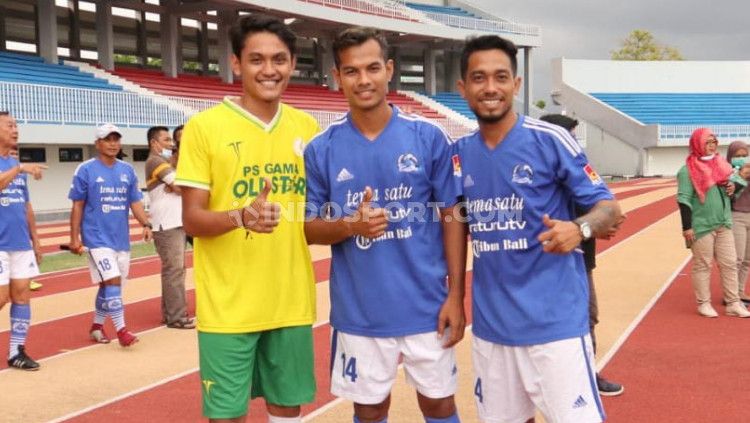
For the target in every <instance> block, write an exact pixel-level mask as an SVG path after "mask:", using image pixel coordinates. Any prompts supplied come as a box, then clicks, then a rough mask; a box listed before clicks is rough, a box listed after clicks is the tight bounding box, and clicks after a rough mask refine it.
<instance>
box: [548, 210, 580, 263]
mask: <svg viewBox="0 0 750 423" xmlns="http://www.w3.org/2000/svg"><path fill="white" fill-rule="evenodd" d="M542 223H544V226H546V227H547V230H546V231H544V232H542V233H541V234H539V237H537V239H538V240H539V242H541V243H542V246H543V247H542V248H543V250H544V252H545V253H555V254H568V253H569V252H571V251H573V249H575V248H576V247H578V245H579V244H580V243H581V241H582V240H583V235H582V234H581V229H580V228H579V227H578V225H576V224H575V223H574V222H570V221H566V220H557V219H550V217H549V215H547V214H545V215H544V217H543V218H542Z"/></svg>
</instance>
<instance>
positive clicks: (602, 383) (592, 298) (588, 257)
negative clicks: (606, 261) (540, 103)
mask: <svg viewBox="0 0 750 423" xmlns="http://www.w3.org/2000/svg"><path fill="white" fill-rule="evenodd" d="M539 120H543V121H545V122H549V123H552V124H555V125H557V126H561V127H563V128H564V129H565V130H567V131H568V132H570V135H571V136H572V137H573V138H576V135H575V129H576V127H577V126H578V120H576V119H573V118H571V117H569V116H565V115H561V114H548V115H544V116H542V117H540V118H539ZM587 211H588V210H585V209H583V208H582V207H579V206H576V210H575V214H576V216H583V215H584V214H586V212H587ZM621 216H622V219H623V220H624V218H625V215H624V214H623V215H621ZM620 223H622V221H620V222H618V224H617V225H616V227H615V229H617V227H619V225H620ZM612 235H614V234H612ZM581 250H583V262H584V264H585V265H586V278H587V279H588V282H589V328H590V329H591V344H592V345H593V347H594V354H595V355H596V332H595V331H594V327H595V326H596V324H597V323H599V302H598V301H597V299H596V287H595V286H594V273H593V271H594V268H596V239H595V238H590V239H587V240H585V241H583V242H582V243H581ZM596 386H597V387H598V388H599V395H603V396H609V397H614V396H618V395H621V394H622V393H623V392H624V391H625V388H624V387H623V386H622V385H621V384H619V383H615V382H612V381H609V380H607V379H605V378H603V377H602V376H601V375H600V374H599V373H597V374H596Z"/></svg>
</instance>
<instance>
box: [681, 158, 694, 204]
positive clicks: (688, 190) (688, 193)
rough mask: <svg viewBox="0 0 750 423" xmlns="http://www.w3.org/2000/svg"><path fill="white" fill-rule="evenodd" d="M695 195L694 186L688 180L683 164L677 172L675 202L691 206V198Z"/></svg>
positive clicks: (688, 175) (688, 176)
mask: <svg viewBox="0 0 750 423" xmlns="http://www.w3.org/2000/svg"><path fill="white" fill-rule="evenodd" d="M694 197H695V187H693V183H692V182H691V181H690V174H688V171H687V167H686V166H683V167H682V168H681V169H680V170H679V171H678V172H677V202H678V203H680V204H684V205H686V206H688V207H690V208H691V209H692V208H693V203H692V199H693V198H694Z"/></svg>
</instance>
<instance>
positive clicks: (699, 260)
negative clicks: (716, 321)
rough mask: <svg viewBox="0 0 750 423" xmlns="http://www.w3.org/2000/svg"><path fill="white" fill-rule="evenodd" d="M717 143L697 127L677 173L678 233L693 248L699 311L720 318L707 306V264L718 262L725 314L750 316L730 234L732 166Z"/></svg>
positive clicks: (695, 291) (704, 315)
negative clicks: (742, 297) (741, 292)
mask: <svg viewBox="0 0 750 423" xmlns="http://www.w3.org/2000/svg"><path fill="white" fill-rule="evenodd" d="M718 144H719V141H718V139H717V138H716V136H715V135H714V133H713V132H712V131H711V130H710V129H708V128H698V129H696V130H695V131H693V134H692V135H691V137H690V154H689V155H688V157H687V159H686V160H685V165H684V166H682V168H680V170H679V171H678V172H677V203H678V205H679V208H680V216H681V218H682V236H683V237H684V238H685V245H686V246H687V247H688V248H690V249H691V250H692V252H693V271H692V274H691V278H692V282H693V291H694V293H695V299H696V302H697V304H698V314H700V315H701V316H703V317H718V316H719V314H718V313H717V312H716V310H715V309H714V308H713V306H712V305H711V289H710V282H711V267H712V265H713V261H714V257H716V263H717V264H718V265H719V274H720V276H721V286H722V289H723V293H724V303H725V304H726V308H725V310H724V311H725V313H726V314H727V315H728V316H735V317H750V312H748V311H747V309H746V308H745V306H744V305H743V303H742V301H740V297H739V295H738V288H737V252H736V251H735V247H734V237H733V236H732V214H731V204H730V196H731V195H732V194H734V190H735V185H734V184H733V183H730V182H729V178H730V177H731V175H732V166H731V165H730V164H729V163H728V162H727V161H726V160H725V159H724V157H721V156H720V155H718V154H717V150H718Z"/></svg>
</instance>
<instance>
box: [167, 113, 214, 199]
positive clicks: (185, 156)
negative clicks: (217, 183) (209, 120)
mask: <svg viewBox="0 0 750 423" xmlns="http://www.w3.org/2000/svg"><path fill="white" fill-rule="evenodd" d="M175 184H177V185H180V186H185V187H191V188H199V189H203V190H206V191H209V190H210V189H211V164H210V157H209V150H208V140H207V139H206V136H205V134H204V133H203V130H202V128H201V126H200V123H199V122H198V121H197V120H196V118H193V119H190V121H188V123H187V125H185V129H184V131H183V132H182V139H181V140H180V159H179V161H178V163H177V175H176V177H175Z"/></svg>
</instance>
